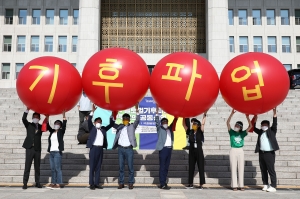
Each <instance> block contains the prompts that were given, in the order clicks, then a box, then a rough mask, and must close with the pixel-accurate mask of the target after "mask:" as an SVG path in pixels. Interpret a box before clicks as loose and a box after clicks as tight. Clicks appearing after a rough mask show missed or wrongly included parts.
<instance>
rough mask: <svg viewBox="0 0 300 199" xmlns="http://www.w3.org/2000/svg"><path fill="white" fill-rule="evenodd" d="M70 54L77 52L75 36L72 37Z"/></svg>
mask: <svg viewBox="0 0 300 199" xmlns="http://www.w3.org/2000/svg"><path fill="white" fill-rule="evenodd" d="M72 52H77V36H73V37H72Z"/></svg>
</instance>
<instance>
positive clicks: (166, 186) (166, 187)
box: [161, 184, 171, 190]
mask: <svg viewBox="0 0 300 199" xmlns="http://www.w3.org/2000/svg"><path fill="white" fill-rule="evenodd" d="M161 189H165V190H170V189H171V187H169V186H168V185H167V184H165V185H164V186H162V188H161Z"/></svg>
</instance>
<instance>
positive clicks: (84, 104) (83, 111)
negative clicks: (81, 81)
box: [77, 91, 92, 127]
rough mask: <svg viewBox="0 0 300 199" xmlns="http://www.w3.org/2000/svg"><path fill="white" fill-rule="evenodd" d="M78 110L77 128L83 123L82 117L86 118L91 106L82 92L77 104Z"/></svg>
mask: <svg viewBox="0 0 300 199" xmlns="http://www.w3.org/2000/svg"><path fill="white" fill-rule="evenodd" d="M77 107H78V110H79V127H80V125H81V124H82V123H83V122H84V117H86V116H88V115H89V113H90V112H91V110H92V104H91V101H90V99H89V98H88V97H87V95H86V94H85V92H84V91H82V94H81V98H80V100H79V102H78V104H77Z"/></svg>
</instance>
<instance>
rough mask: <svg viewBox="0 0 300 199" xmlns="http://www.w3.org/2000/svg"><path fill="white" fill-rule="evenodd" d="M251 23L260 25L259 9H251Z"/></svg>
mask: <svg viewBox="0 0 300 199" xmlns="http://www.w3.org/2000/svg"><path fill="white" fill-rule="evenodd" d="M252 18H253V25H261V12H260V10H252Z"/></svg>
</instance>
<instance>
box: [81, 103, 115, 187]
mask: <svg viewBox="0 0 300 199" xmlns="http://www.w3.org/2000/svg"><path fill="white" fill-rule="evenodd" d="M92 109H93V110H92V112H91V113H90V116H89V119H88V125H89V130H90V135H89V138H88V140H87V144H86V147H87V148H90V153H89V158H90V161H89V165H90V174H89V184H90V189H91V190H95V188H97V189H102V187H101V186H100V185H99V184H100V171H101V164H102V160H103V149H107V137H106V132H107V131H108V130H109V129H110V128H111V127H113V125H114V124H115V121H114V120H113V118H112V117H110V123H109V125H108V126H106V127H104V126H102V119H101V118H100V117H97V118H95V119H94V124H93V122H92V118H93V114H94V112H95V110H96V107H95V105H93V108H92Z"/></svg>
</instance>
